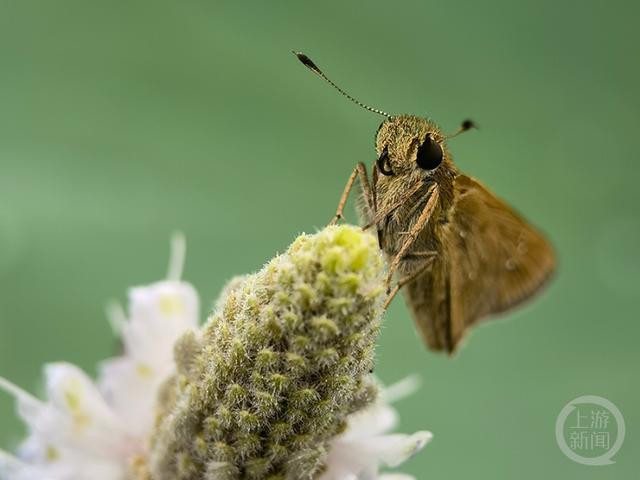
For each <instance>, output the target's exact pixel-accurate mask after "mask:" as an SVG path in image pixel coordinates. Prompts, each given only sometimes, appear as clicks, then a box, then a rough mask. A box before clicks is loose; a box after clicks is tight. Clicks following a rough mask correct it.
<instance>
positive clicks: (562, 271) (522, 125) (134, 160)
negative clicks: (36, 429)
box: [0, 0, 640, 480]
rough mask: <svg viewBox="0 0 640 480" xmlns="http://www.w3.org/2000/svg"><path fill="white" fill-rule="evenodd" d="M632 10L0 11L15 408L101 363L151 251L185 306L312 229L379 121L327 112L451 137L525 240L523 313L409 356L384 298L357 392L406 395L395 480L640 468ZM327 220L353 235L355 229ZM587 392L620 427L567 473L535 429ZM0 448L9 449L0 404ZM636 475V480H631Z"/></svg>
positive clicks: (149, 5)
mask: <svg viewBox="0 0 640 480" xmlns="http://www.w3.org/2000/svg"><path fill="white" fill-rule="evenodd" d="M639 15H640V7H638V4H637V3H636V2H629V1H615V0H611V1H608V2H597V1H583V2H577V1H575V2H569V1H566V2H559V1H558V0H554V1H551V0H537V1H526V2H513V1H507V0H504V1H500V0H493V1H487V2H462V1H448V2H435V1H433V2H424V1H423V2H419V1H398V2H390V1H370V2H343V1H325V2H279V1H271V2H267V1H255V2H216V1H209V2H205V1H192V2H173V1H158V0H156V1H153V2H151V1H149V2H142V1H116V2H86V1H79V0H78V1H71V0H65V1H58V2H35V1H29V0H23V1H20V2H12V1H2V2H1V3H0V374H1V375H3V376H6V377H8V378H10V379H13V380H14V381H16V382H17V383H19V384H20V385H23V386H25V387H27V388H29V389H31V390H34V389H35V388H36V387H37V385H38V382H39V378H40V368H41V364H42V363H43V362H47V361H52V360H62V359H64V360H68V361H71V362H74V363H77V364H79V365H80V366H82V367H83V368H85V369H86V370H88V371H90V372H93V371H94V367H95V364H96V362H97V361H98V360H99V359H103V358H106V357H108V356H110V355H111V354H112V352H113V350H114V338H113V335H112V333H111V332H110V329H109V327H108V325H107V322H106V321H105V318H104V314H103V306H104V303H105V301H106V300H107V299H109V298H112V297H115V298H119V299H124V297H125V291H126V288H127V287H128V286H130V285H135V284H142V283H147V282H151V281H154V280H156V279H159V278H161V277H162V276H163V275H164V274H165V268H166V261H167V256H168V241H169V235H170V233H171V232H172V231H173V230H175V229H181V230H182V231H184V232H185V234H186V235H187V238H188V257H187V265H186V272H185V277H186V279H188V280H189V281H191V282H193V283H194V284H195V286H196V287H197V289H198V290H199V292H200V293H201V295H202V298H203V303H204V305H205V307H207V306H209V305H210V304H211V302H212V301H213V299H214V298H215V297H216V295H217V292H218V291H219V289H220V288H221V286H222V285H223V284H224V282H225V280H226V279H228V278H230V277H231V276H232V275H234V274H238V273H243V272H248V271H252V270H255V269H257V268H259V267H260V266H261V265H262V264H263V262H265V261H266V260H267V259H269V258H270V257H271V256H273V255H274V253H275V252H277V251H282V250H283V249H284V248H285V247H286V245H287V244H288V243H289V242H290V241H291V240H292V239H293V238H294V237H295V235H296V234H297V233H298V232H301V231H313V230H314V229H316V228H317V227H319V226H322V225H323V224H324V223H325V222H326V221H327V220H328V219H329V218H330V217H331V215H332V213H333V211H334V209H335V206H336V202H337V200H338V197H339V194H340V192H341V189H342V187H343V185H344V182H345V180H346V177H347V175H348V174H349V172H350V171H351V169H352V168H353V166H354V164H355V162H357V161H365V162H370V161H372V160H373V158H374V152H373V135H374V132H375V131H376V128H377V126H378V124H379V122H380V120H381V119H380V118H379V117H377V116H376V115H373V114H370V113H367V112H365V111H363V110H361V109H359V108H357V107H355V106H354V105H352V104H350V103H348V102H347V101H345V100H344V99H343V98H342V97H341V96H340V95H338V94H337V93H336V92H335V91H332V90H331V89H330V88H329V87H328V86H327V85H325V84H323V83H322V82H321V81H320V80H319V79H318V78H317V77H315V76H313V75H312V74H310V72H308V71H307V70H306V69H305V68H303V67H302V66H301V65H300V64H299V63H298V62H297V61H296V60H295V58H294V57H293V56H292V54H291V53H290V50H291V49H294V48H295V49H300V50H303V51H305V52H306V53H308V54H309V55H310V56H312V58H314V60H315V61H316V62H317V63H318V64H319V65H320V66H321V67H323V68H324V69H325V70H326V71H327V73H328V74H330V75H331V76H332V77H333V78H334V79H335V81H336V82H337V83H338V84H340V85H342V86H343V87H344V88H345V89H347V90H348V91H349V92H350V93H352V94H353V95H355V96H357V97H358V98H360V99H362V100H363V101H365V102H370V103H372V104H373V105H374V106H377V107H380V108H382V109H384V110H388V111H390V112H392V113H415V114H421V115H429V116H431V117H432V118H433V119H435V120H436V121H438V122H439V123H440V124H441V125H442V126H443V128H445V129H447V130H453V129H455V128H456V127H457V125H458V124H459V122H460V121H461V120H462V119H463V118H466V117H471V118H473V119H475V120H476V121H477V122H478V124H479V125H480V127H481V129H480V130H479V131H474V132H471V133H467V134H465V135H463V136H461V137H460V138H458V139H456V140H455V141H452V144H451V149H452V151H453V154H454V158H455V159H456V162H457V163H458V165H459V166H460V167H461V168H462V169H463V170H464V171H466V172H468V173H469V174H471V175H473V176H476V177H478V178H480V179H481V180H483V181H484V182H485V183H486V184H488V185H489V186H491V187H492V189H493V190H494V191H495V192H496V193H497V194H499V195H500V196H502V197H504V198H506V199H508V200H509V201H510V202H511V203H512V204H513V205H514V206H516V207H517V208H518V209H519V210H520V211H522V212H524V214H525V215H526V216H527V217H528V218H529V219H530V220H532V221H533V223H535V224H536V225H538V226H539V227H541V228H542V229H543V230H545V231H546V232H548V234H549V236H550V237H551V239H552V240H553V243H554V244H555V246H556V248H557V251H558V256H559V272H558V275H557V277H556V279H555V281H554V282H553V284H552V286H551V288H550V289H549V290H548V291H547V292H546V293H545V294H544V295H543V296H542V297H541V298H540V299H539V300H538V301H536V302H534V303H533V304H531V305H529V306H528V307H527V308H525V309H523V310H519V311H517V312H515V313H512V314H509V315H508V321H501V322H495V323H493V324H491V325H487V326H486V327H482V328H479V329H478V330H476V331H475V332H474V333H473V335H472V336H471V338H470V341H469V342H468V344H467V346H466V348H464V349H463V350H462V351H461V352H460V354H459V355H458V356H456V357H455V358H453V359H451V358H446V357H443V356H438V355H435V354H432V353H429V352H427V351H425V350H424V349H423V347H422V346H421V344H420V342H419V341H418V339H417V337H416V335H415V333H414V329H413V326H412V323H411V319H410V317H409V314H408V311H407V309H406V307H405V305H404V304H403V302H402V301H396V302H395V303H394V305H393V306H392V308H391V310H390V312H389V313H388V315H387V316H386V320H385V324H386V325H385V328H384V330H383V333H382V336H381V338H380V347H379V350H378V354H379V361H378V373H379V375H380V377H381V378H382V379H383V380H385V381H387V382H392V381H394V380H396V379H399V378H401V377H403V376H405V375H408V374H411V373H418V374H419V375H420V376H421V377H422V378H423V380H424V383H423V387H422V389H421V390H420V392H419V393H418V394H416V395H414V396H412V397H410V398H408V399H406V400H403V401H402V402H400V403H399V404H398V408H399V410H400V412H401V415H402V423H401V425H400V429H401V430H405V431H409V430H416V429H423V428H424V429H429V430H432V431H433V432H434V434H435V438H434V440H433V442H432V443H431V444H430V445H428V446H427V447H426V449H425V450H424V451H423V452H422V453H420V454H419V455H418V456H416V457H415V458H414V459H413V460H411V462H409V463H408V464H407V465H406V466H405V467H406V468H404V470H405V471H406V472H410V473H414V474H416V475H417V476H418V477H419V478H447V479H463V478H479V479H480V478H482V479H496V478H500V479H502V478H505V479H506V478H519V479H538V478H563V479H579V480H587V479H600V478H603V479H604V478H607V479H630V478H635V477H636V475H637V471H638V467H639V466H640V465H639V464H638V458H637V455H638V453H639V452H640V449H639V447H640V441H639V440H638V432H639V431H640V413H639V411H638V405H639V403H640V402H639V401H640V386H639V385H638V366H639V362H638V360H639V354H638V343H637V338H638V334H639V333H640V326H639V322H638V297H639V296H640V282H639V281H638V277H639V275H640V256H639V254H638V246H639V245H640V219H639V218H640V217H639V215H638V200H639V198H640V189H638V188H637V183H638V181H639V180H640V170H639V166H638V149H639V146H638V142H637V139H638V133H637V129H638V118H639V113H640V94H639V93H638V84H639V81H640V75H639V74H640V66H639V65H640V64H639V62H638V58H639V53H640V52H639V50H640V49H639V48H638V46H639V44H638V37H637V28H638V25H637V19H638V16H639ZM348 217H349V219H351V220H353V221H355V216H354V213H353V207H352V206H350V207H349V210H348ZM585 394H593V395H600V396H603V397H606V398H608V399H609V400H611V401H612V402H614V403H615V404H616V405H617V406H618V407H619V408H620V410H621V411H622V413H623V415H624V418H625V420H626V427H627V438H626V441H625V443H624V445H623V447H622V449H621V450H620V452H619V453H618V454H617V456H616V457H615V460H616V463H615V464H614V465H610V466H606V467H588V466H584V465H580V464H577V463H574V462H572V461H571V460H569V459H568V458H566V457H565V456H564V455H563V454H562V453H561V451H560V449H559V448H558V446H557V444H556V440H555V436H554V435H555V434H554V428H555V421H556V417H557V415H558V413H559V412H560V410H561V409H562V408H563V407H564V405H565V404H566V403H567V402H568V401H570V400H571V399H573V398H575V397H577V396H579V395H585ZM0 432H1V435H0V444H2V445H3V446H4V447H7V448H11V447H12V446H14V445H15V444H16V442H18V441H19V439H20V437H21V435H22V429H21V426H20V424H19V422H18V421H17V420H16V419H15V418H14V415H13V405H12V402H11V401H10V400H9V399H8V398H7V397H6V396H5V395H0ZM634 473H635V475H634Z"/></svg>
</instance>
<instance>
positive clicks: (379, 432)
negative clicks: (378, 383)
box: [321, 377, 433, 480]
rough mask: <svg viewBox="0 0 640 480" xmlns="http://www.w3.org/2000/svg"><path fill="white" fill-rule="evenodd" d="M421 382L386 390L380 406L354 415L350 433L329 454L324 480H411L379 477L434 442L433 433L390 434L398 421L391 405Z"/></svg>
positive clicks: (409, 381)
mask: <svg viewBox="0 0 640 480" xmlns="http://www.w3.org/2000/svg"><path fill="white" fill-rule="evenodd" d="M417 384H418V382H417V380H416V379H415V378H414V377H408V378H406V379H405V380H403V381H400V382H398V383H397V384H395V385H393V386H391V387H389V388H387V389H384V390H383V391H382V394H381V395H380V398H379V399H378V401H377V402H375V403H374V404H372V405H371V406H369V407H367V408H365V409H364V410H361V411H360V412H357V413H355V414H353V415H352V416H351V417H350V418H349V422H348V426H347V429H346V430H345V431H344V432H343V433H342V434H341V435H339V436H338V437H336V438H335V439H334V440H333V442H332V444H331V449H330V450H329V456H328V458H327V470H326V471H325V473H324V474H323V475H322V477H321V480H373V479H376V478H377V479H380V480H383V479H384V480H411V479H412V478H413V477H412V476H410V475H403V474H379V473H378V471H379V468H380V466H381V465H383V466H387V467H396V466H398V465H400V464H401V463H403V462H404V461H406V460H407V459H409V458H410V457H412V456H413V455H414V454H415V453H417V452H418V451H419V450H420V449H422V448H423V447H424V446H425V445H426V444H427V442H428V441H429V440H431V438H432V436H433V435H432V434H431V432H427V431H420V432H416V433H414V434H413V435H405V434H389V433H385V432H388V431H389V430H391V429H392V428H393V427H394V426H395V425H396V423H397V421H398V415H397V413H396V411H395V410H394V409H393V408H391V406H390V405H389V404H390V403H391V402H393V401H394V400H397V399H399V398H402V397H404V396H406V395H408V394H410V393H412V392H413V391H414V390H415V389H416V388H417Z"/></svg>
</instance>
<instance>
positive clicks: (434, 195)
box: [386, 185, 439, 292]
mask: <svg viewBox="0 0 640 480" xmlns="http://www.w3.org/2000/svg"><path fill="white" fill-rule="evenodd" d="M429 190H430V191H431V195H429V200H427V204H426V205H425V206H424V208H423V209H422V213H421V214H420V216H419V217H418V220H416V223H415V224H414V225H413V227H411V230H409V233H407V235H406V237H405V239H404V241H403V243H402V246H401V247H400V250H398V253H396V255H395V257H393V260H391V264H390V265H389V273H388V275H387V281H386V285H387V292H391V282H392V280H393V275H394V274H395V272H396V270H397V269H398V266H399V265H400V262H401V261H402V260H403V258H404V257H405V256H406V255H407V253H409V249H410V248H411V246H412V245H413V242H415V240H416V238H418V235H419V234H420V232H422V230H423V229H424V227H425V226H426V225H427V222H429V219H430V218H431V214H432V213H433V210H434V208H435V206H436V204H437V203H438V198H439V193H438V187H437V186H436V185H434V186H432V187H431V188H430V189H429Z"/></svg>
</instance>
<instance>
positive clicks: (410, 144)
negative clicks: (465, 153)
mask: <svg viewBox="0 0 640 480" xmlns="http://www.w3.org/2000/svg"><path fill="white" fill-rule="evenodd" d="M376 153H377V155H378V160H377V162H376V163H377V167H378V171H379V172H380V173H381V174H382V175H385V176H396V175H419V176H423V177H425V178H427V177H430V176H434V175H435V174H436V172H438V170H440V169H444V168H446V167H449V168H451V165H452V164H451V159H450V156H449V152H448V150H447V146H446V136H445V135H444V134H443V133H442V132H441V130H440V128H439V127H438V126H437V125H436V124H435V123H433V122H432V121H431V120H428V119H426V118H422V117H418V116H415V115H397V116H393V117H391V118H388V119H386V120H385V121H384V122H382V124H381V125H380V127H379V128H378V132H377V133H376Z"/></svg>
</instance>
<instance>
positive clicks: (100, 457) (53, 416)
mask: <svg viewBox="0 0 640 480" xmlns="http://www.w3.org/2000/svg"><path fill="white" fill-rule="evenodd" d="M172 243H173V248H172V256H171V262H170V266H169V274H168V279H167V280H165V281H161V282H158V283H154V284H151V285H148V286H144V287H136V288H132V289H131V290H130V292H129V318H128V319H127V318H125V315H124V313H123V312H122V311H121V309H120V308H119V307H115V306H113V305H112V306H111V308H110V313H111V315H110V316H111V321H112V323H113V324H114V325H115V326H116V327H117V329H118V331H119V332H118V333H120V334H121V337H122V344H123V348H124V354H123V355H122V356H119V357H116V358H113V359H111V360H108V361H106V362H104V363H103V364H102V365H101V368H100V374H99V377H98V381H97V385H96V384H94V383H93V381H92V380H91V379H90V378H89V377H88V376H87V375H86V374H85V373H84V372H82V371H81V370H80V369H79V368H77V367H75V366H73V365H70V364H67V363H55V364H49V365H47V366H46V367H45V369H44V376H45V379H46V394H47V400H46V401H41V400H38V399H36V398H35V397H33V396H32V395H30V394H29V393H27V392H25V391H23V390H22V389H20V388H18V387H17V386H15V385H13V384H12V383H10V382H9V381H7V380H6V379H4V378H0V389H3V390H5V391H7V392H9V393H10V394H12V395H13V396H14V397H15V398H16V401H17V410H18V415H19V416H20V418H21V419H22V420H23V421H24V422H25V424H26V426H27V427H28V430H29V434H28V437H27V439H26V441H24V442H23V444H22V445H21V446H20V448H19V450H18V458H16V457H14V456H12V455H10V454H8V453H6V452H2V451H0V479H3V480H4V479H6V480H88V479H91V480H119V479H123V478H125V476H126V475H127V472H128V471H129V470H130V468H131V467H132V465H133V464H134V463H135V462H136V460H137V459H139V458H143V457H144V455H145V454H146V447H147V440H148V435H149V433H150V432H151V430H152V428H153V422H154V417H153V415H154V404H155V401H156V395H157V393H158V389H159V387H160V385H161V384H162V382H163V381H164V380H165V379H166V378H167V377H168V376H169V375H170V374H171V373H172V372H173V368H174V367H173V345H174V343H175V341H176V340H177V339H178V338H179V337H180V336H181V335H182V334H183V333H185V332H186V331H187V330H189V329H192V328H196V327H197V325H198V315H199V312H198V309H199V306H198V296H197V294H196V292H195V290H194V288H193V287H192V286H191V285H189V284H188V283H185V282H181V281H180V280H179V278H180V274H181V270H182V263H183V258H184V239H183V238H182V237H180V236H176V237H174V241H173V242H172Z"/></svg>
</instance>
